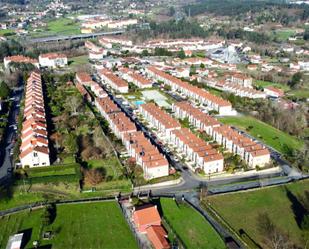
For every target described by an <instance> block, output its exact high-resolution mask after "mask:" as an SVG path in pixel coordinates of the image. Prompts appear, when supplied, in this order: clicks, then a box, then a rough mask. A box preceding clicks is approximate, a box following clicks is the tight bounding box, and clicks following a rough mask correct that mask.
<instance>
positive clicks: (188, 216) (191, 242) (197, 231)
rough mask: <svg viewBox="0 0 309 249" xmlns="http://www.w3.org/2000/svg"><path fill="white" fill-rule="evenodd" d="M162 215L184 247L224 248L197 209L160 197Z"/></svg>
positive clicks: (218, 237) (220, 240)
mask: <svg viewBox="0 0 309 249" xmlns="http://www.w3.org/2000/svg"><path fill="white" fill-rule="evenodd" d="M160 203H161V208H162V211H163V215H164V217H165V219H166V220H167V221H168V223H169V224H170V225H171V227H172V229H173V230H174V231H175V232H176V234H177V235H178V236H179V237H180V239H181V240H182V241H183V243H184V244H185V246H186V248H188V249H189V248H192V249H195V248H205V249H215V248H217V249H218V248H225V245H224V242H223V241H222V239H221V238H220V236H219V235H218V234H217V233H216V231H215V230H214V229H213V228H212V226H211V225H210V224H209V223H208V222H207V221H206V220H205V219H204V217H202V216H201V215H200V214H199V213H198V212H197V211H195V210H193V209H192V208H191V207H189V206H188V205H186V204H180V205H177V204H176V202H175V201H174V200H172V199H164V198H161V199H160Z"/></svg>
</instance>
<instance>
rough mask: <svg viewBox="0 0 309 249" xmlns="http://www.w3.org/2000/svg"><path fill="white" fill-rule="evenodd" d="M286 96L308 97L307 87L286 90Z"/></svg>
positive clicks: (308, 90)
mask: <svg viewBox="0 0 309 249" xmlns="http://www.w3.org/2000/svg"><path fill="white" fill-rule="evenodd" d="M287 96H294V97H298V98H309V89H299V90H291V91H289V92H287Z"/></svg>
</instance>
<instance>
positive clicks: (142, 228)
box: [132, 205, 170, 249]
mask: <svg viewBox="0 0 309 249" xmlns="http://www.w3.org/2000/svg"><path fill="white" fill-rule="evenodd" d="M132 217H133V223H134V224H135V226H136V230H137V231H138V232H140V233H144V234H146V235H147V237H148V239H149V241H150V242H151V243H152V245H153V247H154V248H155V249H169V248H170V245H169V243H168V240H167V232H166V231H165V229H164V228H163V226H162V224H161V217H160V214H159V212H158V210H157V206H153V205H148V206H144V207H141V208H138V209H136V210H134V211H133V216H132Z"/></svg>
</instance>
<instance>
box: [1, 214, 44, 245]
mask: <svg viewBox="0 0 309 249" xmlns="http://www.w3.org/2000/svg"><path fill="white" fill-rule="evenodd" d="M42 213H43V210H37V211H34V212H31V213H30V212H29V211H25V212H20V213H17V214H14V215H10V216H5V217H0V231H1V232H0V248H5V247H6V244H7V242H8V239H9V236H11V235H14V234H15V233H18V232H22V231H24V230H28V229H29V230H30V231H31V239H30V241H28V243H27V245H26V248H32V243H33V241H35V240H38V239H39V234H40V230H41V226H40V224H41V221H42V218H41V216H42Z"/></svg>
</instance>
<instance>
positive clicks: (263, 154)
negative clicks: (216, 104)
mask: <svg viewBox="0 0 309 249" xmlns="http://www.w3.org/2000/svg"><path fill="white" fill-rule="evenodd" d="M172 109H173V111H174V113H175V115H176V117H178V118H181V119H183V118H188V119H189V121H190V123H191V124H192V125H194V126H195V127H196V128H198V129H200V130H202V131H205V132H206V133H207V134H208V135H210V136H211V137H212V138H213V139H214V140H215V141H217V143H219V144H220V145H223V147H224V148H226V149H227V150H228V151H230V152H233V153H235V154H237V155H239V156H240V157H241V158H242V159H243V160H244V161H245V162H246V163H247V164H248V166H249V167H251V168H254V167H256V166H257V165H258V166H261V167H263V166H264V165H265V164H267V163H269V162H270V153H269V150H268V149H267V148H265V147H264V146H263V145H261V144H258V143H257V142H255V141H253V140H252V139H250V138H248V137H246V136H244V135H242V134H240V133H239V132H237V131H235V130H234V129H232V128H231V127H229V126H227V125H222V124H221V123H220V122H218V120H216V119H215V118H213V117H211V116H209V115H208V114H205V113H203V112H202V111H200V110H199V109H198V108H196V107H193V106H192V105H191V104H190V103H189V102H186V101H185V102H179V103H176V104H174V105H173V107H172Z"/></svg>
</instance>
